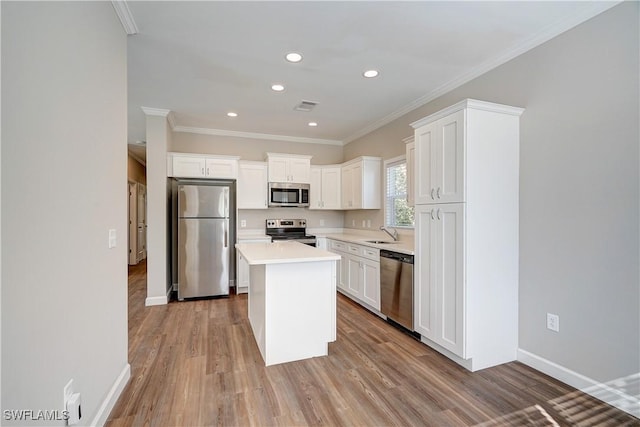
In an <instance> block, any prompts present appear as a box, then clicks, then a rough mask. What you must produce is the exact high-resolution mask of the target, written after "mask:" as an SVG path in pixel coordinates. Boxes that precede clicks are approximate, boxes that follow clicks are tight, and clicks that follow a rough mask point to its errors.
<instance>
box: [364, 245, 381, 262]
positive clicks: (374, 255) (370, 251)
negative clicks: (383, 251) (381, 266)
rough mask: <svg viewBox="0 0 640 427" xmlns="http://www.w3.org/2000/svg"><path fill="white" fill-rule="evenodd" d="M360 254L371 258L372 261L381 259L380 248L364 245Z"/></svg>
mask: <svg viewBox="0 0 640 427" xmlns="http://www.w3.org/2000/svg"><path fill="white" fill-rule="evenodd" d="M360 254H361V256H362V257H364V258H367V259H370V260H372V261H376V262H379V261H380V249H376V248H369V247H367V246H362V249H361V251H360Z"/></svg>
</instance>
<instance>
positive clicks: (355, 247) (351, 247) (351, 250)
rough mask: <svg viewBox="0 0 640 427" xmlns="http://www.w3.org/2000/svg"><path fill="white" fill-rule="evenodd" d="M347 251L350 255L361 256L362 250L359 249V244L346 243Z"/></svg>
mask: <svg viewBox="0 0 640 427" xmlns="http://www.w3.org/2000/svg"><path fill="white" fill-rule="evenodd" d="M347 252H349V253H350V254H352V255H356V256H362V253H361V252H362V250H361V246H359V245H351V244H349V245H347Z"/></svg>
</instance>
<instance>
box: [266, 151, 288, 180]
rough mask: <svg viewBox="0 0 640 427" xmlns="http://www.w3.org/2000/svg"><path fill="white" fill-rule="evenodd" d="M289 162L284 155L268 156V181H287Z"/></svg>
mask: <svg viewBox="0 0 640 427" xmlns="http://www.w3.org/2000/svg"><path fill="white" fill-rule="evenodd" d="M288 169H289V162H288V159H287V158H285V157H269V182H289V170H288Z"/></svg>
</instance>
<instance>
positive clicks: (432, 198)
mask: <svg viewBox="0 0 640 427" xmlns="http://www.w3.org/2000/svg"><path fill="white" fill-rule="evenodd" d="M434 191H435V189H433V188H432V189H431V200H435V197H434V196H433V192H434Z"/></svg>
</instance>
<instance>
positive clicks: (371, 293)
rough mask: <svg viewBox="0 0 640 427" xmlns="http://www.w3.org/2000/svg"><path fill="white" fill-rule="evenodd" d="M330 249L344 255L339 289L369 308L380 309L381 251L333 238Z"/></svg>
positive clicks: (339, 276) (341, 262) (341, 263)
mask: <svg viewBox="0 0 640 427" xmlns="http://www.w3.org/2000/svg"><path fill="white" fill-rule="evenodd" d="M329 250H330V251H331V252H334V253H337V254H338V255H340V256H341V257H342V258H341V260H340V274H339V275H338V283H337V286H338V290H339V291H341V292H342V293H343V294H345V295H348V296H350V297H351V298H352V299H355V300H357V301H358V302H361V303H364V304H365V305H366V306H367V307H369V308H372V309H375V310H380V260H379V257H380V251H379V250H377V249H373V248H369V247H367V246H362V245H356V244H353V243H345V242H341V241H338V240H331V239H329Z"/></svg>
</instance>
